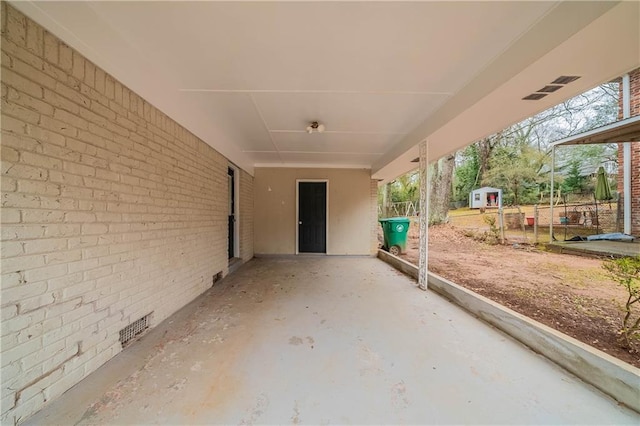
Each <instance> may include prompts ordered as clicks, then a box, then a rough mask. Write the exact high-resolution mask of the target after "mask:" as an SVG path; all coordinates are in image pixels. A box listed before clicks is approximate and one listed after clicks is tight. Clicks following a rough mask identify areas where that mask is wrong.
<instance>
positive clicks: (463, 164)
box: [452, 144, 480, 202]
mask: <svg viewBox="0 0 640 426" xmlns="http://www.w3.org/2000/svg"><path fill="white" fill-rule="evenodd" d="M457 163H458V164H459V165H458V166H457V167H456V171H455V176H454V183H453V187H454V194H453V197H452V200H453V201H467V202H468V201H469V193H470V192H471V191H473V190H474V189H476V187H477V179H478V173H479V171H480V159H479V155H478V147H477V145H476V144H473V145H469V146H468V147H466V148H465V149H464V150H462V151H460V152H459V153H458V161H457Z"/></svg>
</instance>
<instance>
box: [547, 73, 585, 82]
mask: <svg viewBox="0 0 640 426" xmlns="http://www.w3.org/2000/svg"><path fill="white" fill-rule="evenodd" d="M579 78H580V76H579V75H561V76H560V77H558V78H556V79H555V80H553V81H552V82H551V84H569V83H571V82H572V81H576V80H577V79H579Z"/></svg>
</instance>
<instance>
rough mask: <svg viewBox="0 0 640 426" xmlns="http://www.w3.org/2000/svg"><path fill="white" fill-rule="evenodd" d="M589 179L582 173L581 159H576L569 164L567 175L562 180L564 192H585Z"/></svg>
mask: <svg viewBox="0 0 640 426" xmlns="http://www.w3.org/2000/svg"><path fill="white" fill-rule="evenodd" d="M587 182H588V179H587V177H586V176H581V175H580V161H579V160H577V159H574V160H572V161H571V163H570V165H569V171H568V172H567V176H566V177H565V179H564V181H563V182H562V185H561V186H562V192H563V193H567V192H585V190H586V188H587Z"/></svg>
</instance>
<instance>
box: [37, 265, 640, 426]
mask: <svg viewBox="0 0 640 426" xmlns="http://www.w3.org/2000/svg"><path fill="white" fill-rule="evenodd" d="M639 421H640V416H639V415H638V414H637V413H635V412H633V411H630V410H627V409H625V408H623V407H621V406H619V405H618V404H617V403H616V402H615V401H613V400H612V399H610V398H609V397H607V396H605V395H604V394H602V393H601V392H599V391H597V390H596V389H594V388H592V387H591V386H588V385H586V384H584V383H583V382H581V381H580V380H579V379H577V378H575V377H573V376H572V375H570V374H569V373H567V372H565V371H564V370H562V369H561V368H559V367H557V366H556V365H555V364H552V363H551V362H549V361H547V360H546V359H545V358H543V357H541V356H539V355H537V354H535V353H534V352H532V351H531V350H529V349H527V348H526V347H524V346H522V345H521V344H519V343H517V342H515V341H514V340H512V339H511V338H509V337H507V336H506V335H504V334H502V333H501V332H499V331H497V330H495V329H494V328H492V327H490V326H488V325H486V324H485V323H482V322H480V321H479V320H477V319H475V318H474V317H472V316H471V315H469V314H467V313H466V312H465V311H463V310H461V309H459V308H458V307H456V306H455V305H453V304H451V303H449V302H448V301H446V300H444V299H442V298H441V297H439V296H438V295H436V294H434V293H432V292H421V291H419V290H417V289H416V288H415V284H414V282H413V281H412V280H410V279H409V278H407V277H405V276H404V275H401V274H400V273H398V272H397V271H396V270H394V269H393V268H391V267H390V266H388V265H387V264H385V263H384V262H382V261H380V260H378V259H375V258H365V257H362V258H356V257H325V256H322V257H320V256H308V257H295V258H293V257H290V258H261V259H254V260H252V261H251V262H249V263H248V264H246V265H244V266H243V267H241V268H240V269H238V271H237V272H235V273H234V274H232V275H230V276H228V277H226V278H225V279H224V280H223V281H221V282H219V283H217V284H216V286H215V287H214V288H212V289H210V290H209V291H207V292H206V293H205V294H204V295H202V296H201V297H199V298H198V299H196V300H195V301H194V302H193V303H191V304H190V305H188V306H187V307H185V308H184V309H182V310H181V311H179V312H178V313H176V314H175V315H173V316H172V317H171V318H169V319H168V320H167V321H165V322H163V323H161V324H159V325H158V326H157V327H155V328H154V329H153V330H152V331H151V332H149V333H148V334H147V335H145V336H144V337H143V338H142V339H141V340H140V341H138V342H136V343H134V344H133V345H132V346H130V347H129V348H127V349H126V350H124V351H123V352H122V353H121V354H120V355H118V356H117V357H116V358H114V359H113V360H112V361H110V362H109V363H107V364H106V365H105V366H103V367H102V368H101V369H99V370H98V371H97V372H96V373H94V374H92V375H91V376H89V377H88V378H87V379H85V380H84V381H83V382H81V383H80V384H78V385H77V386H75V387H74V388H73V389H71V390H70V391H68V392H67V393H66V394H65V395H63V396H62V397H61V398H60V399H58V400H57V401H54V402H53V403H52V404H51V405H50V406H48V407H46V408H45V409H44V410H42V411H41V412H39V413H38V414H36V415H35V416H34V417H32V418H31V419H29V420H28V421H27V424H158V423H160V424H169V423H171V424H214V423H215V424H282V423H293V424H298V423H301V424H303V423H305V424H337V423H340V424H373V423H376V424H400V423H411V424H416V423H419V424H543V423H544V424H636V425H637V424H638V422H639Z"/></svg>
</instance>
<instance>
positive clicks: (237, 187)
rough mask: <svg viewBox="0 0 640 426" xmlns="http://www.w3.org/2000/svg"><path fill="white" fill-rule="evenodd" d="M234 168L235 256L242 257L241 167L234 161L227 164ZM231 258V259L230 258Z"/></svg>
mask: <svg viewBox="0 0 640 426" xmlns="http://www.w3.org/2000/svg"><path fill="white" fill-rule="evenodd" d="M227 167H228V168H230V169H232V170H233V210H234V211H233V217H234V219H235V221H234V222H233V257H234V258H236V257H238V258H239V257H240V168H239V167H238V166H236V165H235V164H233V163H229V164H228V165H227ZM228 198H229V194H227V199H228ZM227 237H228V236H227ZM229 260H231V259H229Z"/></svg>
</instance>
